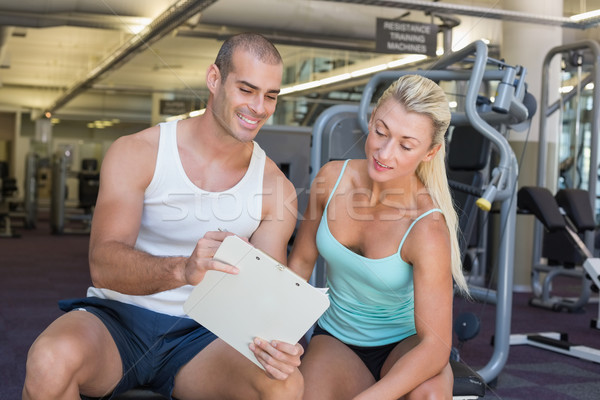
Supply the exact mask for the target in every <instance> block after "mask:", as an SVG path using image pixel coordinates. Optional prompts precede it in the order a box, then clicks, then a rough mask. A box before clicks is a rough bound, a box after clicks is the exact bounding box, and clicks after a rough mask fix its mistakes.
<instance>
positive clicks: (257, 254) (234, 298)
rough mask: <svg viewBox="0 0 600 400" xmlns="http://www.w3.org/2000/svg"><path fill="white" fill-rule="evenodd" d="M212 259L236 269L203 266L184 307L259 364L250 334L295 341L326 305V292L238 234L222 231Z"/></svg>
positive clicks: (309, 326)
mask: <svg viewBox="0 0 600 400" xmlns="http://www.w3.org/2000/svg"><path fill="white" fill-rule="evenodd" d="M214 259H216V260H218V261H222V262H225V263H228V264H231V265H234V266H236V267H238V268H239V273H238V274H237V275H232V274H227V273H224V272H220V271H212V270H211V271H208V272H207V273H206V275H205V276H204V279H203V280H202V281H201V282H200V283H199V284H198V285H197V286H196V287H194V289H193V290H192V293H191V294H190V296H189V298H188V299H187V300H186V302H185V303H184V305H183V309H184V311H185V313H186V314H188V315H189V316H190V317H191V318H193V319H194V320H195V321H196V322H198V323H199V324H201V325H203V326H204V327H206V328H207V329H208V330H210V331H212V332H213V333H214V334H215V335H217V336H218V337H219V338H221V339H222V340H224V341H225V342H226V343H228V344H229V345H230V346H232V347H233V348H235V349H236V350H237V351H239V352H240V353H242V354H243V355H244V356H246V357H247V358H248V359H249V360H250V361H252V362H254V363H255V364H256V365H258V366H259V367H260V368H263V367H262V365H260V363H259V362H258V361H257V360H256V357H255V356H254V353H252V351H250V349H249V348H248V345H249V344H250V343H251V342H252V341H253V340H254V338H255V337H259V338H262V339H264V340H267V341H271V340H278V341H282V342H287V343H291V344H294V343H297V342H298V340H300V338H301V337H302V336H303V335H304V334H305V333H306V332H307V331H308V330H309V329H310V328H311V327H312V325H313V324H314V323H315V322H316V320H317V319H318V318H319V317H320V316H321V315H322V314H323V313H324V312H325V310H326V309H327V308H328V307H329V296H328V295H327V294H326V293H325V292H323V291H322V290H320V289H318V288H315V287H314V286H312V285H310V284H309V283H308V282H306V281H305V280H304V279H302V278H301V277H300V276H298V275H297V274H295V273H294V272H293V271H291V270H290V269H288V268H287V267H285V266H284V265H282V264H280V263H279V262H278V261H276V260H275V259H273V258H272V257H270V256H269V255H267V254H266V253H264V252H263V251H261V250H259V249H257V248H255V247H253V246H252V245H251V244H249V243H247V242H246V241H244V240H242V239H240V238H239V237H237V236H228V237H226V238H225V240H223V242H222V243H221V245H220V247H219V248H218V249H217V252H216V253H215V256H214ZM263 369H264V368H263Z"/></svg>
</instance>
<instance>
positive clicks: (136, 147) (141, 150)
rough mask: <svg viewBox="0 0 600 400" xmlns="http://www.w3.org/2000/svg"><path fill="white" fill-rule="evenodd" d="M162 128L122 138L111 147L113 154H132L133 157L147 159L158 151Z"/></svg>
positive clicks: (148, 129)
mask: <svg viewBox="0 0 600 400" xmlns="http://www.w3.org/2000/svg"><path fill="white" fill-rule="evenodd" d="M159 129H160V128H159V127H158V126H153V127H150V128H147V129H144V130H142V131H139V132H136V133H132V134H129V135H125V136H121V137H119V138H118V139H117V140H115V141H114V143H113V144H112V145H111V146H110V148H109V151H112V152H119V153H121V152H130V153H131V156H132V157H136V158H137V157H145V156H148V155H149V153H150V154H151V153H152V152H154V153H156V152H157V150H158V139H159V134H160V130H159Z"/></svg>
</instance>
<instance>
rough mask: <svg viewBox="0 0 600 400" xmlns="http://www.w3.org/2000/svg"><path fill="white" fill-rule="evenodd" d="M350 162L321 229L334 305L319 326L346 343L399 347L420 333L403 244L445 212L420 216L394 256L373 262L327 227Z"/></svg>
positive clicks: (321, 250) (319, 235)
mask: <svg viewBox="0 0 600 400" xmlns="http://www.w3.org/2000/svg"><path fill="white" fill-rule="evenodd" d="M348 161H349V160H346V162H345V163H344V166H343V168H342V171H341V172H340V176H339V177H338V180H337V182H336V183H335V186H334V188H333V190H332V191H331V194H330V195H329V199H328V200H327V204H326V206H325V210H324V211H323V216H322V217H321V221H320V223H319V228H318V230H317V237H316V242H317V248H318V249H319V253H320V254H321V256H322V257H323V258H324V259H325V261H326V262H327V286H328V287H329V292H328V293H329V300H330V302H331V305H330V307H329V308H328V309H327V311H325V313H324V314H323V315H322V316H321V318H320V319H319V325H320V326H321V327H322V328H323V329H325V330H327V331H328V332H329V333H331V334H332V335H333V336H335V337H336V338H338V339H339V340H341V341H342V342H344V343H347V344H351V345H355V346H363V347H373V346H381V345H385V344H390V343H396V342H399V341H400V340H402V339H405V338H407V337H408V336H411V335H414V334H415V333H416V329H415V321H414V286H413V267H412V266H411V265H410V264H408V263H407V262H405V261H404V260H402V257H401V256H400V251H401V250H402V245H403V244H404V241H405V240H406V238H407V236H408V234H409V233H410V231H411V229H412V227H413V226H414V225H415V224H416V223H417V222H418V221H419V220H420V219H421V218H423V217H425V216H427V215H429V214H431V213H433V212H442V211H441V210H440V209H438V208H434V209H431V210H429V211H426V212H425V213H423V214H421V215H420V216H418V217H417V218H416V219H415V220H414V221H413V222H412V224H411V225H410V227H409V228H408V230H407V231H406V233H405V234H404V237H403V238H402V241H401V242H400V246H399V248H398V251H397V252H396V253H394V254H392V255H391V256H388V257H385V258H378V259H371V258H366V257H363V256H361V255H359V254H357V253H355V252H353V251H352V250H350V249H348V248H347V247H346V246H344V245H343V244H341V243H340V242H338V241H337V239H336V238H335V237H334V236H333V235H332V234H331V231H330V230H329V225H328V223H327V209H328V207H329V202H330V201H331V199H332V197H333V194H334V193H335V191H336V189H337V187H338V185H339V183H340V181H341V179H342V176H343V175H344V171H345V170H346V166H347V165H348Z"/></svg>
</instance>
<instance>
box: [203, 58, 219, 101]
mask: <svg viewBox="0 0 600 400" xmlns="http://www.w3.org/2000/svg"><path fill="white" fill-rule="evenodd" d="M220 83H221V71H219V67H217V65H216V64H211V65H210V67H208V70H207V71H206V86H207V87H208V90H209V91H210V92H211V93H213V94H214V93H215V90H216V88H217V86H218V85H219V84H220Z"/></svg>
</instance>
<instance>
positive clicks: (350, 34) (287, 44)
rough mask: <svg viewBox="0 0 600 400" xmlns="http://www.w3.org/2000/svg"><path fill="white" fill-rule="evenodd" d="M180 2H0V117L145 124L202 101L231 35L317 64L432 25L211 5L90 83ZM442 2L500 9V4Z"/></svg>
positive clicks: (342, 8)
mask: <svg viewBox="0 0 600 400" xmlns="http://www.w3.org/2000/svg"><path fill="white" fill-rule="evenodd" d="M213 1H214V0H213ZM183 2H184V1H175V0H19V1H15V0H0V65H2V68H0V85H1V86H0V110H22V111H25V112H29V111H32V112H33V114H34V115H39V114H40V113H41V112H42V111H44V110H46V109H49V108H51V109H52V111H53V112H54V115H55V116H58V117H61V118H63V119H81V120H82V121H83V120H90V119H94V118H96V117H98V116H100V115H101V116H112V117H115V118H120V119H122V120H129V121H136V122H150V113H151V108H152V96H153V94H154V96H155V97H161V96H163V97H169V96H170V97H176V98H182V97H183V98H191V99H204V98H205V93H204V75H205V71H206V68H207V66H208V65H209V64H210V63H211V62H212V61H213V60H214V57H215V55H216V53H217V50H218V48H219V46H220V44H221V41H222V39H223V38H225V37H227V35H229V34H231V33H235V32H238V31H244V30H256V31H259V32H261V33H264V34H266V35H267V36H268V37H271V38H273V40H274V41H276V43H277V47H278V48H279V50H280V51H281V53H282V56H283V58H284V61H285V62H286V65H292V64H295V65H298V64H300V63H302V62H303V61H306V60H309V59H312V58H314V57H326V58H331V59H346V60H349V59H354V60H357V59H365V58H366V59H368V58H371V57H375V56H376V55H375V54H373V53H370V52H367V51H366V49H368V48H372V47H373V45H374V36H375V28H374V27H375V19H376V18H377V17H381V18H390V19H392V18H400V17H403V16H404V18H406V20H410V21H431V17H429V16H426V15H425V14H424V13H423V12H422V11H419V10H414V9H413V10H410V11H407V10H406V9H401V8H389V7H382V6H369V5H358V4H348V3H344V2H329V1H320V0H216V1H214V2H213V3H212V4H210V5H209V6H208V7H206V8H205V9H204V10H203V11H202V12H201V13H200V14H198V15H195V16H194V15H189V17H191V18H189V19H187V21H186V22H185V23H183V24H182V25H180V26H179V27H178V28H176V29H174V30H172V31H170V33H168V34H166V36H164V37H162V38H161V39H160V40H157V41H155V42H153V43H151V44H150V45H149V46H147V47H144V50H142V51H140V52H136V53H135V55H134V56H133V57H131V58H130V59H129V60H127V62H125V63H124V64H122V65H119V66H117V67H114V68H109V69H108V70H107V71H106V72H105V73H103V74H102V75H101V76H96V77H94V79H90V77H92V76H93V71H94V68H97V67H98V66H99V65H101V63H102V62H103V61H104V62H105V61H106V60H108V59H110V57H113V56H114V55H115V52H118V51H119V49H123V48H124V46H127V43H128V41H131V40H134V35H133V33H132V31H131V29H132V28H131V26H132V24H136V23H138V24H139V23H140V22H141V21H140V18H145V19H146V20H147V21H151V20H153V19H155V18H156V17H157V16H159V15H161V14H162V13H163V12H164V11H165V10H167V9H168V8H169V7H170V6H173V5H175V4H181V3H183ZM190 3H191V2H190ZM364 3H368V2H367V1H365V2H364ZM443 3H445V4H463V5H465V6H468V7H477V8H478V7H483V8H496V9H499V6H498V5H499V4H500V3H501V2H499V1H498V0H494V1H492V0H479V1H445V2H443ZM432 4H434V3H432ZM438 4H442V3H438ZM582 5H584V6H585V7H586V8H587V10H589V9H595V8H600V0H594V1H592V0H587V1H581V0H569V1H568V2H565V5H564V10H565V15H571V14H573V13H578V12H580V9H581V7H582ZM406 12H410V15H408V16H407V15H405V13H406ZM186 17H187V16H186ZM458 18H459V19H463V18H462V17H461V16H458ZM291 43H297V44H300V45H301V46H299V45H291ZM340 49H342V50H340ZM81 82H84V83H85V85H84V86H85V87H84V88H82V90H77V91H75V92H74V94H75V96H74V97H73V98H72V99H70V100H69V101H67V102H66V103H65V104H64V105H60V106H59V107H56V108H52V106H53V104H55V102H56V101H57V100H59V99H61V97H62V96H64V94H65V93H69V91H71V90H73V87H74V86H75V85H77V84H78V83H81Z"/></svg>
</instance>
